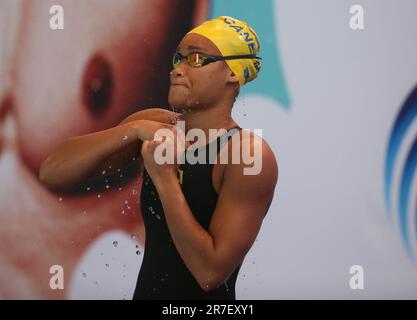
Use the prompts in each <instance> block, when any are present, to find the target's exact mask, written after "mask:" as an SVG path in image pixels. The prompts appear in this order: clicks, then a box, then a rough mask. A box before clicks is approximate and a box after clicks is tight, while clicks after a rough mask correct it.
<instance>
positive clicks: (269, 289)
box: [0, 0, 417, 299]
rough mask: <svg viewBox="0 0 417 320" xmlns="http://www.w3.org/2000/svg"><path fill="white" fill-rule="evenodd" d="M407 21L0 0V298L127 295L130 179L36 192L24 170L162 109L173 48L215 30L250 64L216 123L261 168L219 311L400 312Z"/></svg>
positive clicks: (363, 1)
mask: <svg viewBox="0 0 417 320" xmlns="http://www.w3.org/2000/svg"><path fill="white" fill-rule="evenodd" d="M56 6H59V8H58V9H57V7H56ZM61 9H62V15H63V21H64V22H63V29H60V28H59V23H58V21H57V20H56V19H57V18H56V17H57V15H59V14H60V13H61V11H60V10H61ZM416 13H417V2H416V1H414V0H402V1H394V0H380V1H377V0H360V1H344V0H337V1H334V0H315V1H308V0H296V1H294V0H277V1H267V0H265V1H259V2H258V3H256V2H253V1H249V0H240V1H236V0H232V1H221V0H216V1H208V0H202V1H199V0H196V1H191V0H190V1H185V0H183V1H181V0H179V1H178V0H176V1H168V0H153V1H140V0H119V1H116V0H84V1H81V0H79V1H78V0H77V1H69V0H55V1H49V0H36V1H28V0H26V1H24V0H0V30H1V38H0V181H1V182H2V183H1V184H0V217H1V218H0V250H1V251H0V252H1V255H0V298H3V299H27V298H35V299H130V298H131V297H132V294H133V290H134V288H135V284H136V278H137V274H138V272H139V268H140V264H141V261H142V260H141V259H142V256H143V241H144V234H143V226H142V224H141V218H140V211H139V207H138V199H139V192H140V185H141V179H140V177H139V176H138V175H137V170H136V168H135V167H134V166H132V167H130V168H124V169H123V170H122V171H121V173H120V174H121V175H122V177H120V179H117V181H109V188H105V189H104V190H96V189H94V188H92V189H90V190H85V192H83V193H81V194H78V195H69V194H59V193H54V192H51V191H49V190H47V189H46V188H45V187H44V186H42V185H41V184H40V183H39V181H38V178H37V175H38V170H39V165H40V163H41V162H42V161H43V160H44V159H45V158H46V157H47V155H48V154H49V153H50V152H51V151H52V150H53V149H54V148H55V147H56V146H57V145H58V144H59V143H61V142H62V141H63V140H65V139H67V138H69V137H72V136H76V135H82V134H87V133H91V132H95V131H99V130H104V129H106V128H109V127H111V126H115V125H117V124H118V123H119V122H120V121H121V120H122V119H123V118H125V117H126V116H128V115H129V114H131V113H133V112H135V111H138V110H140V109H142V108H146V107H150V106H158V107H163V108H169V106H168V104H167V92H168V88H169V71H170V68H171V67H170V64H171V57H172V53H173V52H174V50H175V47H176V45H177V44H178V42H179V41H180V40H181V38H182V36H183V35H184V34H185V33H186V32H187V31H188V30H189V29H191V28H192V27H193V26H195V25H197V24H199V23H201V22H202V21H204V20H206V19H209V18H211V17H217V16H219V15H229V16H233V17H236V18H238V19H241V20H245V21H247V22H248V23H249V24H250V25H251V26H253V27H254V29H255V30H257V32H258V35H259V37H260V40H261V56H262V57H263V60H262V71H261V74H260V77H259V79H257V80H256V81H255V82H253V83H250V84H248V85H247V86H245V87H244V88H243V89H242V90H241V93H240V95H239V98H238V101H237V102H236V104H235V106H234V111H233V115H234V117H235V120H236V121H237V122H238V123H239V124H240V125H241V126H242V127H244V128H248V129H262V130H263V137H264V138H265V139H266V140H267V141H268V143H269V144H270V146H271V147H272V149H273V150H274V152H275V155H276V157H277V160H278V165H279V181H278V186H277V189H276V192H275V197H274V201H273V203H272V205H271V207H270V210H269V212H268V215H267V216H266V218H265V220H264V223H263V225H262V228H261V231H260V234H259V236H258V239H257V240H256V242H255V243H254V246H253V247H252V249H251V250H250V252H249V254H248V255H247V257H246V259H245V262H244V264H243V265H242V268H241V271H240V274H239V277H238V280H237V284H236V294H237V298H238V299H293V298H307V299H329V298H330V299H373V298H376V299H385V298H393V299H399V298H406V299H416V298H417V263H416V259H415V258H416V255H417V222H416V221H417V219H416V218H417V201H416V200H417V178H416V174H415V169H416V165H417V157H416V155H417V146H416V145H417V142H416V141H417V138H416V137H417V120H416V119H415V118H416V115H417V92H416V90H417V89H416V87H417V42H416V41H415V40H416V33H417V19H415V15H416ZM362 22H363V24H362ZM54 26H55V29H56V28H57V29H56V30H54ZM97 81H98V82H97ZM53 265H60V266H62V267H63V270H64V271H65V288H64V290H52V289H51V288H50V286H49V281H50V278H51V277H52V274H51V273H50V268H51V266H53ZM352 266H360V267H361V270H362V271H363V280H364V282H363V284H364V286H363V289H356V290H354V289H352V288H351V286H350V283H351V279H352V276H354V270H357V269H355V267H353V269H351V268H352Z"/></svg>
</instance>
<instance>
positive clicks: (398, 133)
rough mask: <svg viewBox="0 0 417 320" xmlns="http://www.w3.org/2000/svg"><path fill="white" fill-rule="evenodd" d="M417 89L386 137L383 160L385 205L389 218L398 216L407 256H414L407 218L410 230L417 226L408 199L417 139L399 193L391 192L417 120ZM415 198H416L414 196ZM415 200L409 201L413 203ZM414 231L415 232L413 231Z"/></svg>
mask: <svg viewBox="0 0 417 320" xmlns="http://www.w3.org/2000/svg"><path fill="white" fill-rule="evenodd" d="M416 117H417V87H416V88H414V90H413V91H412V92H411V94H410V95H409V96H408V98H407V99H406V101H405V102H404V104H403V106H402V108H401V110H400V112H399V113H398V116H397V118H396V119H395V122H394V126H393V128H392V131H391V135H390V138H389V143H388V149H387V154H386V161H385V173H384V175H385V203H386V206H387V211H388V214H389V217H390V218H391V219H392V212H393V211H394V212H397V213H398V219H399V225H400V231H401V237H402V241H403V243H404V246H405V248H406V250H407V253H408V254H409V256H410V257H412V258H413V257H414V256H413V252H412V247H411V239H410V234H409V223H408V221H409V220H410V216H409V215H412V217H411V218H412V221H413V223H414V226H413V227H417V220H416V218H417V212H409V211H410V210H411V209H410V208H409V202H410V197H412V196H413V195H412V194H411V188H412V182H413V177H414V175H415V171H416V167H417V137H414V139H413V142H412V143H411V146H410V147H409V148H408V150H407V153H406V156H405V161H404V166H403V168H402V172H401V174H400V177H399V188H398V190H392V189H393V178H394V167H395V162H396V160H397V158H398V152H399V150H400V147H401V144H402V143H403V141H404V138H405V136H406V134H407V132H408V131H409V129H410V127H411V125H412V124H413V123H414V122H415V121H417V119H416ZM394 192H397V194H398V208H392V195H393V193H394ZM414 196H415V195H414ZM416 200H417V199H416V198H414V199H412V198H411V201H414V203H416ZM413 230H415V229H413Z"/></svg>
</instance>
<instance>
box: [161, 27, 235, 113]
mask: <svg viewBox="0 0 417 320" xmlns="http://www.w3.org/2000/svg"><path fill="white" fill-rule="evenodd" d="M177 52H179V53H181V55H183V56H186V55H187V54H189V53H191V52H198V53H204V54H209V55H216V56H221V53H220V51H219V49H218V48H217V47H216V46H215V45H214V44H213V43H212V42H211V41H210V40H209V39H207V38H206V37H203V36H201V35H199V34H187V35H186V36H185V37H184V38H183V39H182V41H181V42H180V44H179V45H178V49H177ZM237 81H238V80H237V78H236V76H234V75H233V72H232V71H231V70H230V69H229V67H228V66H227V64H226V63H225V62H224V61H217V62H213V63H209V64H207V65H205V66H203V67H199V68H193V67H191V66H189V65H188V63H187V62H186V61H185V59H184V61H182V62H181V63H180V64H179V65H178V66H176V67H175V68H174V69H173V70H172V74H171V87H170V90H169V96H168V102H169V104H170V105H171V106H173V107H176V108H178V109H196V108H207V107H210V106H213V105H216V104H217V103H219V102H221V101H222V99H224V94H225V89H226V88H227V87H228V86H236V85H238V83H237Z"/></svg>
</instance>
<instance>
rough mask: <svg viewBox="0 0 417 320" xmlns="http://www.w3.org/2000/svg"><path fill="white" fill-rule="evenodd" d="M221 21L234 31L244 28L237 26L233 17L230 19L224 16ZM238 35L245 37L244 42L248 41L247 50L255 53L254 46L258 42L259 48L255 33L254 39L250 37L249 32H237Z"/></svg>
mask: <svg viewBox="0 0 417 320" xmlns="http://www.w3.org/2000/svg"><path fill="white" fill-rule="evenodd" d="M223 22H224V23H226V24H228V25H229V27H230V28H233V29H234V30H235V31H236V32H240V31H242V30H243V28H244V27H242V26H239V25H238V24H236V21H235V20H233V19H230V18H224V19H223ZM239 35H240V36H242V37H243V38H244V39H245V42H247V43H248V48H249V51H250V52H251V53H256V47H255V46H256V45H257V44H258V48H259V41H258V39H257V37H256V35H255V34H253V36H254V37H255V39H254V38H251V37H250V36H251V35H250V34H249V32H242V33H239ZM255 41H256V42H255Z"/></svg>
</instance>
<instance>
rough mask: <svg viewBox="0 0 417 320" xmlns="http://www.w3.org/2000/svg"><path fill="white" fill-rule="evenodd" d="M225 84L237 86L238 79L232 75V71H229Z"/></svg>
mask: <svg viewBox="0 0 417 320" xmlns="http://www.w3.org/2000/svg"><path fill="white" fill-rule="evenodd" d="M227 82H229V83H238V84H239V78H238V77H237V76H236V75H235V74H234V72H233V71H230V72H229V73H228V77H227Z"/></svg>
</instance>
